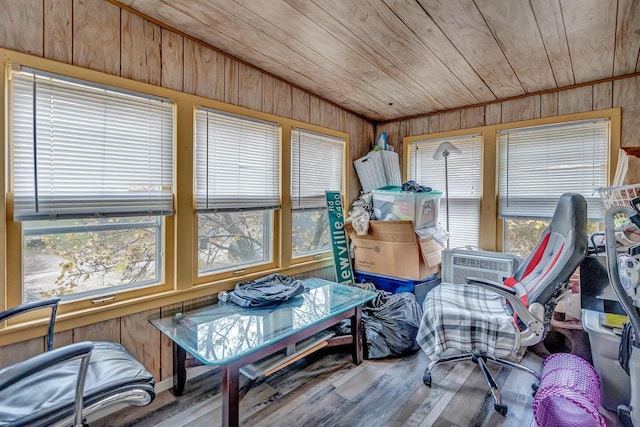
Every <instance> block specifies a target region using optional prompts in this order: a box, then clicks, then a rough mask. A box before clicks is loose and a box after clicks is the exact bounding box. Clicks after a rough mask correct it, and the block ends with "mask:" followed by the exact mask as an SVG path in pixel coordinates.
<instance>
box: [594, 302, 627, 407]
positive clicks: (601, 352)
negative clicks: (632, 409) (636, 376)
mask: <svg viewBox="0 0 640 427" xmlns="http://www.w3.org/2000/svg"><path fill="white" fill-rule="evenodd" d="M582 326H583V327H584V330H585V331H586V332H587V333H588V334H589V342H590V343H591V357H592V358H593V366H594V367H595V368H596V371H597V372H598V375H600V383H601V384H600V399H601V403H602V406H603V407H604V408H606V409H608V410H610V411H614V412H615V411H616V410H617V409H618V405H627V404H629V399H630V398H631V380H630V378H629V375H627V373H626V372H625V371H624V370H623V369H622V367H621V366H620V363H619V362H618V348H619V346H620V337H619V336H618V335H616V334H615V333H614V332H613V329H611V328H608V327H606V326H603V325H601V324H600V313H598V312H597V311H593V310H582Z"/></svg>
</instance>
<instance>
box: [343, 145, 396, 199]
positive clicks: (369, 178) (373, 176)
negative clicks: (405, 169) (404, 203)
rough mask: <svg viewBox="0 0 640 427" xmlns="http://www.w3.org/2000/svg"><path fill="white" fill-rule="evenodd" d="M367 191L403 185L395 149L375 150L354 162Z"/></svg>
mask: <svg viewBox="0 0 640 427" xmlns="http://www.w3.org/2000/svg"><path fill="white" fill-rule="evenodd" d="M353 166H354V167H355V168H356V172H357V173H358V179H359V180H360V184H361V185H362V191H364V192H365V193H368V192H370V191H371V190H377V189H378V188H381V187H386V186H388V185H402V177H401V176H400V160H399V159H398V153H394V152H393V151H373V152H371V153H369V154H367V155H366V156H364V157H361V158H359V159H358V160H356V161H355V162H353Z"/></svg>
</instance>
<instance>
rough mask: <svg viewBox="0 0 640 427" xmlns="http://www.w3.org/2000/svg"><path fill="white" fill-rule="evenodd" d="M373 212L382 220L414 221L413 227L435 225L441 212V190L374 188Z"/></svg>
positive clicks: (419, 227)
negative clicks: (417, 191) (417, 190)
mask: <svg viewBox="0 0 640 427" xmlns="http://www.w3.org/2000/svg"><path fill="white" fill-rule="evenodd" d="M371 194H372V195H373V213H374V215H375V217H376V219H377V220H381V221H388V220H394V221H409V220H411V221H413V228H414V229H415V230H419V229H421V228H427V227H435V226H436V225H437V224H438V213H439V212H440V196H442V193H441V192H440V191H437V190H434V191H431V192H428V193H413V192H410V191H400V187H395V186H394V187H383V188H381V189H379V190H373V191H372V192H371Z"/></svg>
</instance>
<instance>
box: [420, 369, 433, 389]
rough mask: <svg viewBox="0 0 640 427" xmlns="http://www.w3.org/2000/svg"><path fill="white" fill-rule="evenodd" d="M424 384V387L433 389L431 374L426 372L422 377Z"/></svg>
mask: <svg viewBox="0 0 640 427" xmlns="http://www.w3.org/2000/svg"><path fill="white" fill-rule="evenodd" d="M422 382H423V383H424V385H426V386H429V387H431V372H426V371H425V373H424V375H423V376H422Z"/></svg>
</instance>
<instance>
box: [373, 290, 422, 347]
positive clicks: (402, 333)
mask: <svg viewBox="0 0 640 427" xmlns="http://www.w3.org/2000/svg"><path fill="white" fill-rule="evenodd" d="M421 319H422V309H421V308H420V306H419V305H418V303H417V302H416V297H415V295H413V294H412V293H409V292H403V293H399V294H389V293H387V292H381V293H380V295H379V297H378V298H376V299H375V300H374V301H373V302H372V303H371V304H370V305H369V304H368V305H365V307H364V308H363V310H362V322H363V324H364V332H365V336H366V340H367V348H368V358H369V359H381V358H383V357H389V356H401V355H404V354H407V353H410V352H412V351H415V350H417V349H418V343H417V342H416V335H417V334H418V328H419V327H420V320H421Z"/></svg>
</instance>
